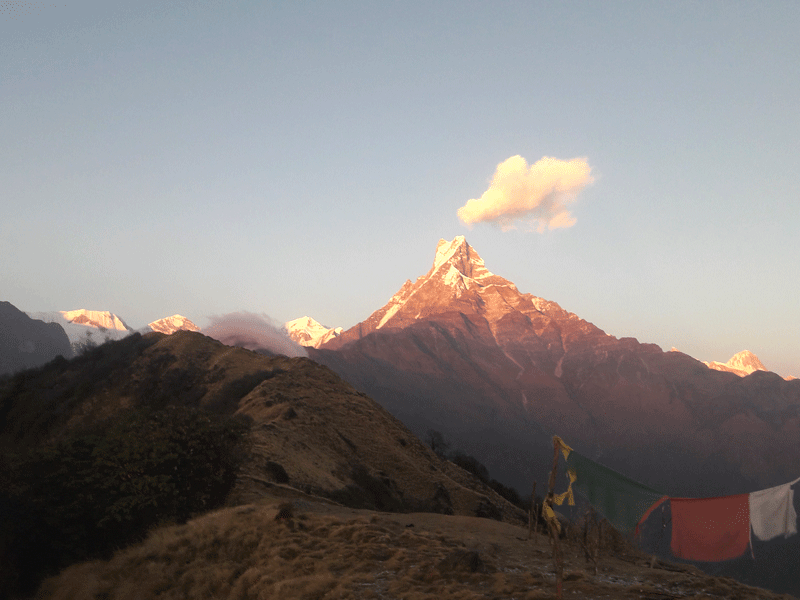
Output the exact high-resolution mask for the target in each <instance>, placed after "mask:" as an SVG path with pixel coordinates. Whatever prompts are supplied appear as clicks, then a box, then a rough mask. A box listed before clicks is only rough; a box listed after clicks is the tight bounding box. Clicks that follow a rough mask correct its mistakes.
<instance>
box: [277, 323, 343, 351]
mask: <svg viewBox="0 0 800 600" xmlns="http://www.w3.org/2000/svg"><path fill="white" fill-rule="evenodd" d="M283 327H284V329H285V330H286V333H287V334H288V335H289V338H290V339H292V340H294V341H295V342H297V343H298V344H300V345H301V346H311V347H313V348H319V347H320V346H321V345H322V344H326V343H327V342H330V341H331V340H333V339H334V338H336V337H337V336H339V335H340V334H341V333H342V328H341V327H325V326H324V325H321V324H320V323H318V322H317V321H315V320H314V319H312V318H311V317H300V318H299V319H294V320H293V321H287V322H286V323H284V325H283Z"/></svg>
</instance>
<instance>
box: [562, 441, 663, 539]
mask: <svg viewBox="0 0 800 600" xmlns="http://www.w3.org/2000/svg"><path fill="white" fill-rule="evenodd" d="M567 471H574V473H575V476H576V478H575V483H574V484H573V487H574V488H575V489H576V490H577V491H578V493H580V494H581V495H582V496H584V497H585V498H586V499H587V500H588V501H589V504H591V505H592V506H593V507H594V508H595V510H596V511H597V512H599V513H600V514H601V515H603V517H605V519H606V520H607V521H608V522H609V523H611V524H612V525H613V526H614V527H615V528H616V529H617V531H620V532H622V533H631V532H632V531H634V530H635V529H636V524H637V523H638V522H639V520H640V519H641V518H642V516H644V514H645V513H646V512H647V509H648V508H650V507H651V506H652V505H653V504H654V503H655V502H656V501H658V500H659V499H660V498H662V497H663V496H664V494H662V493H660V492H657V491H656V490H654V489H651V488H649V487H647V486H646V485H643V484H641V483H639V482H638V481H634V480H633V479H629V478H628V477H625V476H624V475H622V474H620V473H617V472H616V471H614V470H612V469H609V468H608V467H604V466H603V465H601V464H599V463H596V462H594V461H593V460H590V459H588V458H586V457H585V456H583V455H582V454H580V453H578V452H575V451H574V450H572V451H571V452H570V453H569V457H568V458H567Z"/></svg>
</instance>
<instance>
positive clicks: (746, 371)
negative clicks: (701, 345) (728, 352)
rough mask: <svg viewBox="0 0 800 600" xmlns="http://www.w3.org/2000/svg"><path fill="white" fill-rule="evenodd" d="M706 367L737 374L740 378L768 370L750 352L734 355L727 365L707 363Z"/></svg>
mask: <svg viewBox="0 0 800 600" xmlns="http://www.w3.org/2000/svg"><path fill="white" fill-rule="evenodd" d="M705 365H706V366H707V367H709V368H711V369H715V370H717V371H727V372H728V373H735V374H736V375H738V376H739V377H745V376H747V375H750V373H753V372H755V371H766V370H767V367H765V366H764V364H763V363H762V362H761V361H760V360H759V359H758V357H757V356H756V355H755V354H753V353H752V352H750V351H749V350H742V351H741V352H738V353H737V354H734V355H733V356H732V357H731V359H730V360H729V361H728V362H726V363H721V362H717V361H711V362H705Z"/></svg>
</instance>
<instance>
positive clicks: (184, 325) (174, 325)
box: [147, 315, 200, 333]
mask: <svg viewBox="0 0 800 600" xmlns="http://www.w3.org/2000/svg"><path fill="white" fill-rule="evenodd" d="M147 326H148V327H149V328H150V329H151V330H152V331H157V332H158V333H175V332H176V331H200V328H199V327H198V326H197V325H195V324H194V323H192V322H191V321H190V320H189V319H187V318H186V317H184V316H183V315H172V316H171V317H164V318H163V319H159V320H158V321H153V322H152V323H149V324H148V325H147Z"/></svg>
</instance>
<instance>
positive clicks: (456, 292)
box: [309, 237, 800, 496]
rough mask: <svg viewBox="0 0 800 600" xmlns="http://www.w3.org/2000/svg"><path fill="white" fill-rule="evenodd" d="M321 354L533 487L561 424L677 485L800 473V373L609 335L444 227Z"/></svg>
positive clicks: (768, 480)
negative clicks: (409, 272)
mask: <svg viewBox="0 0 800 600" xmlns="http://www.w3.org/2000/svg"><path fill="white" fill-rule="evenodd" d="M309 355H310V357H311V358H313V359H314V360H316V361H318V362H321V363H323V364H326V365H328V366H330V367H331V368H332V369H333V370H334V371H336V372H337V373H338V374H339V375H341V376H342V377H343V378H344V379H346V380H347V381H349V382H350V383H352V384H353V385H355V386H356V387H357V388H358V389H360V390H362V391H364V392H366V393H368V394H370V395H371V396H372V397H373V398H375V399H376V400H377V401H378V402H380V403H381V404H382V405H383V406H385V407H386V408H387V409H388V410H389V411H390V412H391V413H392V414H394V415H395V416H397V417H398V418H400V419H401V420H402V421H403V422H404V423H406V424H407V425H409V427H411V429H412V430H413V431H415V432H416V433H418V434H423V433H424V432H425V431H426V430H427V429H434V430H438V431H441V432H442V433H444V434H445V436H446V437H448V438H450V439H451V441H452V442H453V444H454V445H455V446H458V447H461V448H462V449H464V450H465V451H467V452H468V453H470V454H473V455H475V456H476V457H477V458H478V459H479V460H481V461H482V462H483V463H484V464H486V465H487V467H489V470H490V472H492V473H493V474H495V476H496V477H497V478H498V479H501V480H502V481H505V482H506V483H509V484H512V485H515V486H516V487H517V488H518V489H519V490H520V491H523V492H524V491H527V489H528V488H529V487H530V485H531V481H532V480H534V479H535V480H537V481H539V482H544V481H546V473H547V471H548V469H549V467H548V465H549V462H550V460H551V459H552V445H551V442H550V436H551V435H553V434H558V435H560V436H561V437H563V439H564V440H566V441H567V442H568V443H570V444H571V445H573V446H574V447H575V448H576V449H580V450H581V451H582V452H583V453H585V454H587V455H589V456H590V457H591V458H594V459H597V460H600V461H601V462H603V463H605V464H607V465H608V466H611V467H612V468H616V469H617V470H619V471H621V472H623V473H626V474H627V475H629V476H631V477H634V478H636V479H638V480H640V481H642V482H644V483H647V484H649V485H651V486H653V487H655V488H656V489H659V490H662V491H664V492H665V493H668V494H671V495H685V496H713V495H720V494H727V493H736V492H745V491H752V490H755V489H760V488H764V487H768V486H770V485H777V484H780V483H784V482H786V481H789V480H792V479H794V478H795V477H796V476H797V474H798V473H797V464H800V461H798V459H800V447H798V445H797V439H798V434H800V385H798V382H797V381H784V380H783V379H782V378H781V377H780V376H778V375H776V374H774V373H770V372H767V371H760V370H759V371H755V372H753V373H751V374H750V375H748V376H747V377H738V376H737V375H734V374H733V373H729V372H720V371H717V370H713V369H709V368H708V367H707V366H706V365H704V364H703V363H701V362H699V361H697V360H695V359H693V358H692V357H690V356H688V355H686V354H683V353H680V352H666V353H665V352H663V351H662V350H661V349H660V348H659V347H658V346H656V345H653V344H643V343H640V342H638V341H637V340H636V339H633V338H621V339H617V338H616V337H613V336H611V335H607V334H606V333H605V332H603V331H602V330H600V329H599V328H597V327H596V326H595V325H593V324H591V323H589V322H587V321H585V320H583V319H581V318H579V317H578V316H577V315H575V314H572V313H570V312H568V311H566V310H564V309H563V308H561V307H560V306H559V305H558V304H556V303H555V302H551V301H548V300H545V299H543V298H539V297H536V296H533V295H531V294H523V293H521V292H520V291H519V290H518V289H517V288H516V286H515V285H514V284H513V283H511V282H510V281H508V280H506V279H504V278H502V277H499V276H497V275H494V274H492V273H491V272H489V271H488V270H487V269H486V266H485V265H484V263H483V261H482V260H481V258H480V257H479V256H478V254H477V253H476V252H475V250H474V249H473V248H472V247H470V246H469V244H468V243H467V242H466V240H465V239H464V238H463V237H457V238H455V239H454V240H452V241H451V242H447V241H445V240H441V241H440V242H439V244H438V247H437V250H436V256H435V259H434V263H433V266H432V267H431V269H430V270H429V271H428V273H427V274H425V275H423V276H422V277H419V278H418V279H417V280H416V281H414V282H411V281H406V283H405V284H404V285H403V286H402V287H401V289H400V290H399V291H398V292H397V293H396V294H395V295H394V296H393V297H392V299H391V300H390V301H389V302H388V303H387V304H386V305H385V306H384V307H382V308H380V309H379V310H377V311H375V312H374V313H373V314H372V315H371V316H370V317H369V318H367V319H366V320H365V321H364V322H362V323H360V324H358V325H356V326H355V327H353V328H351V329H349V330H347V331H345V332H343V333H342V334H341V335H340V336H338V337H337V338H336V339H334V340H331V341H330V342H328V343H327V344H324V345H323V346H322V347H321V348H320V349H318V350H313V349H309Z"/></svg>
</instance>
